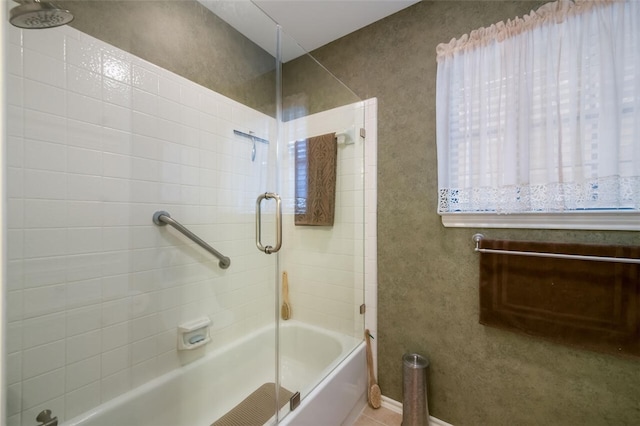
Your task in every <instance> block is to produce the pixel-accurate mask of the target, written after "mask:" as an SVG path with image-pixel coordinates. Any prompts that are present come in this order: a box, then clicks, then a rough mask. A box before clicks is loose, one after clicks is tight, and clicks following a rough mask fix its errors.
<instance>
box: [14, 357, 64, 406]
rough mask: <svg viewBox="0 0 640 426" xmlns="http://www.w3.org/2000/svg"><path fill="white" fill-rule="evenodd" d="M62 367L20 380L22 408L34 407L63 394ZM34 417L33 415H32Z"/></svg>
mask: <svg viewBox="0 0 640 426" xmlns="http://www.w3.org/2000/svg"><path fill="white" fill-rule="evenodd" d="M64 379H65V373H64V368H59V369H57V370H54V371H51V372H48V373H46V374H42V375H40V376H37V377H34V378H32V379H29V380H25V381H24V382H22V383H23V384H22V406H23V409H29V408H33V407H36V406H37V405H39V404H42V403H43V402H46V401H49V400H50V399H53V398H56V397H59V396H62V395H63V394H64V386H63V383H64ZM34 418H35V417H34Z"/></svg>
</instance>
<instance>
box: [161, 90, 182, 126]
mask: <svg viewBox="0 0 640 426" xmlns="http://www.w3.org/2000/svg"><path fill="white" fill-rule="evenodd" d="M157 104H158V117H160V118H163V119H165V120H171V121H179V120H180V110H181V106H180V104H179V103H177V102H174V101H172V100H170V99H166V98H164V97H162V96H159V97H158V98H157Z"/></svg>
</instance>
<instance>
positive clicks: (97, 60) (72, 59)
mask: <svg viewBox="0 0 640 426" xmlns="http://www.w3.org/2000/svg"><path fill="white" fill-rule="evenodd" d="M66 50H67V51H66V54H67V56H66V58H67V64H70V65H75V66H78V67H81V68H84V69H86V70H88V71H91V72H94V73H98V74H100V73H101V72H102V53H101V52H100V49H99V48H97V46H96V44H92V43H86V42H82V41H78V40H75V39H73V38H71V37H68V38H67V40H66Z"/></svg>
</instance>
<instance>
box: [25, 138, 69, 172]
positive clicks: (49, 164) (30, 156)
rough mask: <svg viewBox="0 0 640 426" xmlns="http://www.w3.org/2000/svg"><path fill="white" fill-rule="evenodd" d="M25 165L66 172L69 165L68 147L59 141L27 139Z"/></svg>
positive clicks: (30, 167) (32, 167)
mask: <svg viewBox="0 0 640 426" xmlns="http://www.w3.org/2000/svg"><path fill="white" fill-rule="evenodd" d="M24 166H25V167H26V168H29V169H38V170H49V171H55V172H64V171H65V170H66V167H67V147H66V146H65V145H62V144H58V143H49V142H42V141H38V140H31V139H25V140H24Z"/></svg>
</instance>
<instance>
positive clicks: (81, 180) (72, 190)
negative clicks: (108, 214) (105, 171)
mask: <svg viewBox="0 0 640 426" xmlns="http://www.w3.org/2000/svg"><path fill="white" fill-rule="evenodd" d="M105 181H106V179H105ZM105 186H106V182H103V180H102V178H101V177H100V176H87V175H74V174H67V199H68V200H76V201H101V200H102V199H103V191H106V188H104V187H105Z"/></svg>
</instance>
